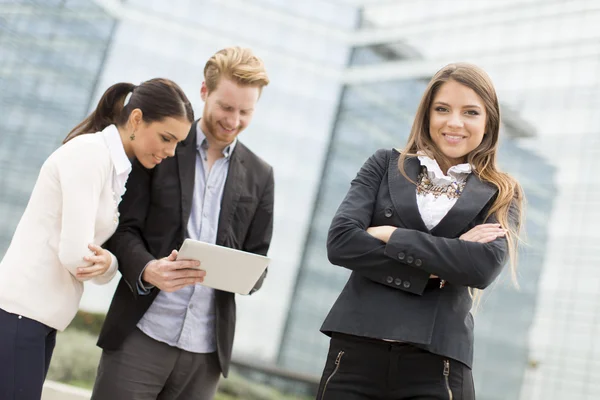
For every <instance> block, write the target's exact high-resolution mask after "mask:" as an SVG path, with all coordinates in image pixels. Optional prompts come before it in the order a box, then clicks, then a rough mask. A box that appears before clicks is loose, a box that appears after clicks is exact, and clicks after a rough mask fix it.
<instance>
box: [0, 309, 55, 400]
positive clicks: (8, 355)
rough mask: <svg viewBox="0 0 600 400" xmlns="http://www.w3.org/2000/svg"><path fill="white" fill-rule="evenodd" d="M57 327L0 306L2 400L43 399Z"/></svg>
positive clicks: (0, 382)
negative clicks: (12, 312) (51, 326)
mask: <svg viewBox="0 0 600 400" xmlns="http://www.w3.org/2000/svg"><path fill="white" fill-rule="evenodd" d="M55 344H56V329H53V328H50V327H49V326H46V325H44V324H42V323H40V322H37V321H34V320H32V319H29V318H26V317H22V316H20V315H16V314H11V313H8V312H6V311H4V310H3V309H1V308H0V399H2V400H40V398H41V397H42V386H43V385H44V380H45V379H46V374H47V373H48V367H49V366H50V359H51V358H52V351H54V345H55Z"/></svg>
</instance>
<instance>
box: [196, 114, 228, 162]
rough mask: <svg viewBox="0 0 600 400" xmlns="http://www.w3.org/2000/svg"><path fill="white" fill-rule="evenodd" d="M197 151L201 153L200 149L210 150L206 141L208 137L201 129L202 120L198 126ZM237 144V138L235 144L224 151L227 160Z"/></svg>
mask: <svg viewBox="0 0 600 400" xmlns="http://www.w3.org/2000/svg"><path fill="white" fill-rule="evenodd" d="M196 135H197V136H196V149H197V150H198V151H200V149H203V150H207V149H208V141H207V140H206V135H205V134H204V132H203V131H202V128H201V127H200V120H198V126H197V129H196ZM236 144H237V137H236V138H235V139H233V142H231V144H229V146H227V147H225V148H224V149H223V155H224V156H225V158H229V157H230V156H231V154H232V153H233V149H235V145H236Z"/></svg>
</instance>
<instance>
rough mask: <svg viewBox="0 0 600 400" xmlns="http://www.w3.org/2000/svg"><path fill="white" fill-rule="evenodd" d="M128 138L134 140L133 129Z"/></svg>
mask: <svg viewBox="0 0 600 400" xmlns="http://www.w3.org/2000/svg"><path fill="white" fill-rule="evenodd" d="M129 140H131V141H134V140H135V131H133V132H132V133H131V135H129Z"/></svg>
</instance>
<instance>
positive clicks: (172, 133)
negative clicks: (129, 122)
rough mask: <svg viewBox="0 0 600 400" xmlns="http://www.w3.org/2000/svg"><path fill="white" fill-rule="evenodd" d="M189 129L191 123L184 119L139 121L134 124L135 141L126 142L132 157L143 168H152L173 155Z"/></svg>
mask: <svg viewBox="0 0 600 400" xmlns="http://www.w3.org/2000/svg"><path fill="white" fill-rule="evenodd" d="M135 111H139V110H134V112H135ZM140 113H141V112H140ZM132 114H133V112H132ZM134 118H135V117H134ZM190 127H191V123H190V122H189V121H188V120H187V119H185V118H181V119H178V118H173V117H166V118H164V119H162V120H161V121H155V122H150V123H146V122H144V121H143V120H141V121H140V122H139V123H137V124H136V129H135V139H134V140H131V141H129V140H128V139H126V141H128V142H129V144H130V146H131V151H132V153H133V155H134V156H135V157H136V158H137V159H138V161H139V162H140V163H141V164H142V165H143V166H144V167H145V168H154V167H155V166H157V165H158V164H160V163H161V162H162V161H163V160H164V159H165V158H167V157H173V156H174V155H175V148H176V147H177V144H178V143H179V142H181V141H183V140H185V138H186V137H187V135H188V133H189V131H190Z"/></svg>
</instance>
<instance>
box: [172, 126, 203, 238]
mask: <svg viewBox="0 0 600 400" xmlns="http://www.w3.org/2000/svg"><path fill="white" fill-rule="evenodd" d="M197 125H198V121H195V122H194V123H193V124H192V128H191V129H190V133H189V134H188V137H187V138H186V139H185V140H184V141H183V142H182V143H180V144H179V145H178V146H177V150H176V153H177V166H178V169H179V183H180V185H181V226H182V227H183V234H184V237H185V232H186V229H187V224H188V220H189V218H190V213H191V212H192V201H193V197H194V180H195V179H196V153H197V150H196V141H197V134H196V126H197Z"/></svg>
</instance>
